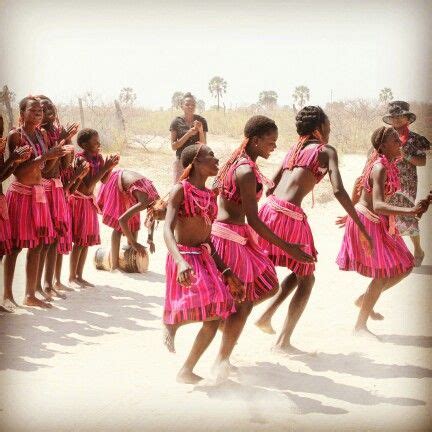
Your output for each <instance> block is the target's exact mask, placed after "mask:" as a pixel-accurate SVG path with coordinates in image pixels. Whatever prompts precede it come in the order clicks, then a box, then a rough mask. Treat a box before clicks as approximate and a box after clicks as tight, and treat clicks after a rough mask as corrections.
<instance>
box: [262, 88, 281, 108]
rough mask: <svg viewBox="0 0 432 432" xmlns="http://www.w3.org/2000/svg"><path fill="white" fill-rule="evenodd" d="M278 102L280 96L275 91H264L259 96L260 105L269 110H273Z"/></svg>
mask: <svg viewBox="0 0 432 432" xmlns="http://www.w3.org/2000/svg"><path fill="white" fill-rule="evenodd" d="M277 100H278V94H277V93H276V92H275V91H273V90H264V91H262V92H261V93H260V94H259V96H258V103H259V104H260V105H262V106H264V107H266V108H267V109H273V108H274V107H275V106H276V104H277Z"/></svg>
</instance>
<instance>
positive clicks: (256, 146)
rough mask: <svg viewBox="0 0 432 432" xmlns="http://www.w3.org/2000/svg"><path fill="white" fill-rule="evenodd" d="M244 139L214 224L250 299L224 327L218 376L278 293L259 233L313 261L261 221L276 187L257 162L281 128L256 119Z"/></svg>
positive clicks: (225, 173) (220, 179)
mask: <svg viewBox="0 0 432 432" xmlns="http://www.w3.org/2000/svg"><path fill="white" fill-rule="evenodd" d="M244 136H245V139H244V141H243V143H242V144H241V146H240V147H239V148H238V149H237V150H236V151H234V153H233V154H232V155H231V157H230V158H229V160H228V162H227V163H225V165H224V166H223V167H222V168H221V170H220V171H219V174H218V176H217V178H216V186H217V188H218V189H219V212H218V218H217V220H216V222H215V223H214V224H213V228H212V240H213V243H214V245H215V248H216V250H217V251H218V254H219V255H220V257H221V258H222V260H223V261H224V262H225V263H226V264H227V265H228V266H230V267H231V268H232V270H233V272H234V274H236V275H237V276H238V277H239V278H240V279H241V280H242V281H243V282H244V283H245V287H246V300H245V301H244V302H243V303H241V304H239V305H238V306H237V312H236V313H235V314H233V315H231V316H230V317H229V318H228V319H227V321H226V323H225V327H224V332H223V337H222V345H221V349H220V352H219V355H218V358H217V360H216V363H215V373H216V374H217V375H219V374H220V373H221V374H223V373H224V372H223V371H224V370H227V366H229V357H230V355H231V352H232V350H233V348H234V345H235V344H236V342H237V339H238V338H239V336H240V334H241V332H242V330H243V327H244V325H245V322H246V320H247V317H248V316H249V314H250V312H251V310H252V307H253V305H254V304H257V303H259V302H261V301H263V300H265V299H267V298H269V297H271V296H272V295H273V294H274V293H275V292H276V291H277V289H278V285H279V284H278V280H277V276H276V271H275V267H274V265H273V263H272V262H271V261H270V259H269V258H268V257H267V256H266V255H265V253H264V251H263V250H262V249H261V247H260V246H259V245H258V243H257V239H256V234H255V233H257V234H258V235H259V236H261V237H263V238H265V239H267V240H268V241H269V242H271V243H273V244H275V245H277V246H279V247H280V248H281V249H282V250H284V251H285V252H286V253H287V254H289V255H290V256H293V257H295V258H296V259H297V260H299V261H301V262H312V261H313V260H314V258H313V257H312V256H311V255H309V254H308V253H306V252H304V251H303V250H302V249H301V247H300V245H297V244H292V243H289V242H286V241H285V240H283V239H282V238H280V237H279V236H277V235H276V234H275V233H274V232H273V231H272V230H271V229H269V228H268V227H267V225H266V224H265V223H264V222H263V221H262V220H261V219H260V218H259V216H258V200H259V199H260V197H261V195H262V193H263V187H264V185H267V186H270V185H271V184H272V183H271V182H270V181H269V180H268V179H266V178H265V177H264V175H263V174H262V173H261V172H260V170H259V168H258V166H257V164H256V160H257V159H258V157H262V158H265V159H267V158H268V157H269V156H270V153H271V152H272V151H273V150H274V149H275V148H276V140H277V137H278V129H277V126H276V123H275V122H274V121H273V120H271V119H269V118H268V117H265V116H254V117H252V118H250V119H249V120H248V122H247V123H246V126H245V128H244ZM246 219H247V224H246V223H245V221H246ZM218 369H220V372H218Z"/></svg>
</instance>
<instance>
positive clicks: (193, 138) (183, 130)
mask: <svg viewBox="0 0 432 432" xmlns="http://www.w3.org/2000/svg"><path fill="white" fill-rule="evenodd" d="M195 108H196V99H195V97H194V96H192V94H191V93H189V92H188V93H185V94H184V96H183V98H182V102H181V109H182V110H183V116H178V117H176V118H175V119H174V120H173V121H172V122H171V125H170V132H171V147H172V149H173V150H175V152H176V159H175V161H174V164H173V180H174V184H175V183H177V180H178V179H179V177H180V175H181V173H182V170H183V168H182V165H181V162H180V156H181V153H182V151H183V149H185V148H186V147H187V146H190V145H192V144H195V143H197V142H200V143H204V144H205V143H206V142H207V132H208V127H207V121H206V119H205V118H204V117H201V116H199V115H197V114H195Z"/></svg>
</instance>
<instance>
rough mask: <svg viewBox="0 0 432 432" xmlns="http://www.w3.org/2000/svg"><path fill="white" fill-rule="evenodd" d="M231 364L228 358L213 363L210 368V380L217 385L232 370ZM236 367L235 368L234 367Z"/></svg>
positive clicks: (227, 376)
mask: <svg viewBox="0 0 432 432" xmlns="http://www.w3.org/2000/svg"><path fill="white" fill-rule="evenodd" d="M232 367H234V366H232V364H231V363H230V362H229V360H224V361H222V362H220V363H215V364H214V365H213V367H212V370H211V378H210V380H209V381H210V382H212V383H213V384H215V385H217V384H220V383H223V382H224V381H226V380H227V379H228V378H229V376H230V373H231V372H232V369H231V368H232ZM236 369H237V368H236Z"/></svg>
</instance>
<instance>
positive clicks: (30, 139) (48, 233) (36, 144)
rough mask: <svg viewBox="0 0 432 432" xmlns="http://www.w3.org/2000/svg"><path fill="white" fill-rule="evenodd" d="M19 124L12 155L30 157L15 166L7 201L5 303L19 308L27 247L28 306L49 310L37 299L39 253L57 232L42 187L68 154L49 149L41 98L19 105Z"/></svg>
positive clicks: (60, 148) (12, 140)
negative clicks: (23, 151)
mask: <svg viewBox="0 0 432 432" xmlns="http://www.w3.org/2000/svg"><path fill="white" fill-rule="evenodd" d="M19 108H20V124H21V126H20V127H19V128H18V129H15V130H12V131H11V132H10V133H9V136H8V147H9V152H10V153H12V152H14V151H15V149H17V148H19V147H22V146H29V147H30V148H31V156H30V157H29V159H27V160H26V161H25V162H23V163H22V164H20V165H19V166H18V167H16V169H15V171H14V175H15V179H16V180H15V181H14V182H13V183H12V184H11V185H10V187H9V189H8V191H7V193H6V200H7V205H8V209H9V219H10V220H11V221H14V222H15V223H13V224H12V223H11V240H12V251H11V253H10V254H9V255H7V256H6V259H5V280H4V301H5V302H6V303H7V304H8V305H10V306H13V305H16V303H15V300H14V298H13V294H12V281H13V276H14V271H15V264H16V259H17V257H18V254H19V253H20V251H21V249H23V248H27V249H28V252H27V261H26V276H27V278H26V294H25V300H24V304H25V305H27V306H40V307H49V306H50V305H49V304H48V303H46V302H44V301H42V300H40V299H38V298H37V297H36V296H35V291H36V285H37V273H38V267H39V258H40V252H41V249H42V246H43V245H46V244H50V243H52V242H53V241H54V238H55V233H54V227H53V224H52V220H51V214H50V209H49V205H48V200H47V197H46V194H45V190H44V187H43V184H42V170H44V169H49V167H50V166H52V164H53V162H55V160H56V159H58V158H60V157H63V156H65V155H66V154H67V152H68V150H67V149H66V148H64V147H63V146H61V145H56V146H53V147H52V148H50V149H48V138H47V136H46V133H45V132H44V131H43V130H41V129H40V128H39V125H40V123H41V121H42V115H43V113H42V106H41V104H40V102H39V100H38V99H36V98H35V97H32V96H29V97H26V98H24V99H23V100H22V101H21V102H20V104H19Z"/></svg>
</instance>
